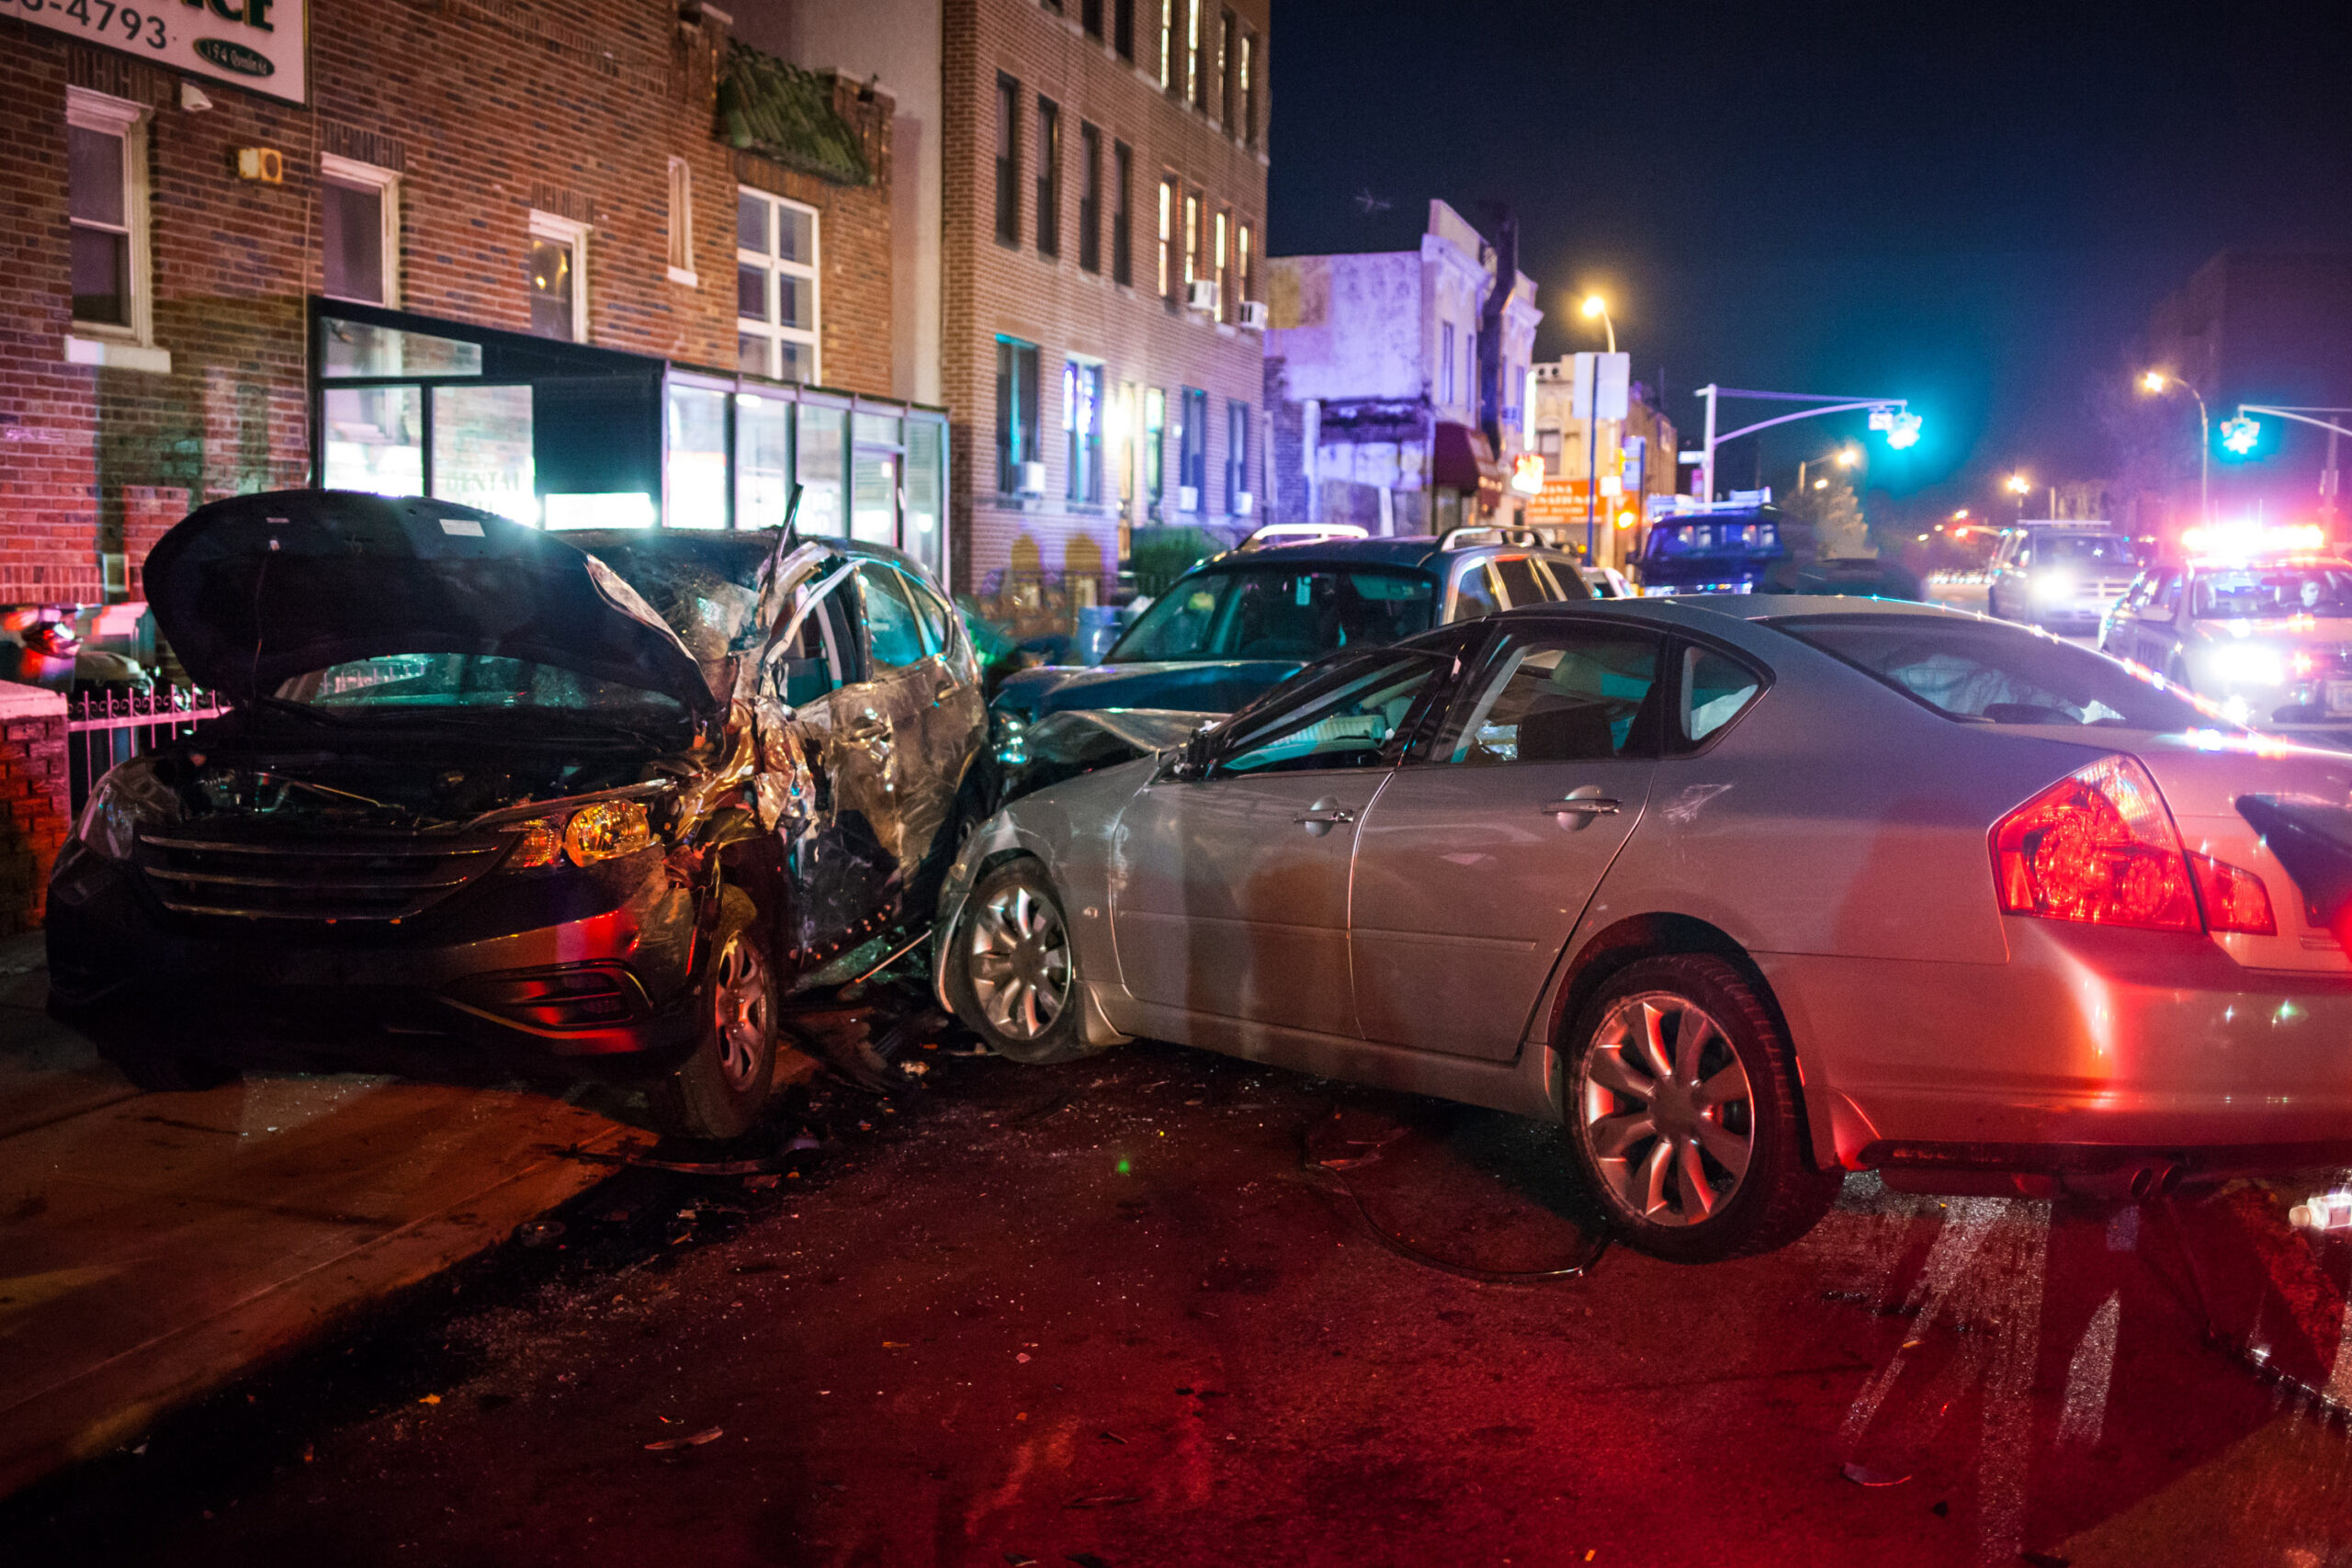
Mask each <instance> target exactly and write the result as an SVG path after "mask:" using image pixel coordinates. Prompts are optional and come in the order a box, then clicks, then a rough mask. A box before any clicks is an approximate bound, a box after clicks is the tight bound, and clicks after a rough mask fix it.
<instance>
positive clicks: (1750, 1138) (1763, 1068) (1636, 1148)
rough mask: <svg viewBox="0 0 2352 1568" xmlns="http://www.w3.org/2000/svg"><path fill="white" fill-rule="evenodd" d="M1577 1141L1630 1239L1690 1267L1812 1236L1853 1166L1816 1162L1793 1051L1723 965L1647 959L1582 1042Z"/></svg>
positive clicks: (1577, 1054) (1592, 1179)
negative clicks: (1808, 1141) (1800, 1100)
mask: <svg viewBox="0 0 2352 1568" xmlns="http://www.w3.org/2000/svg"><path fill="white" fill-rule="evenodd" d="M1571 1038H1572V1040H1573V1042H1574V1044H1573V1047H1572V1050H1573V1055H1572V1057H1571V1060H1570V1062H1569V1064H1568V1072H1567V1080H1566V1086H1565V1093H1564V1100H1565V1102H1566V1103H1565V1105H1564V1107H1563V1109H1564V1110H1565V1111H1566V1120H1567V1124H1568V1142H1569V1146H1570V1147H1571V1149H1572V1150H1573V1151H1574V1153H1575V1156H1576V1160H1577V1165H1578V1166H1579V1167H1580V1168H1582V1170H1583V1173H1584V1176H1585V1178H1586V1179H1587V1180H1588V1181H1589V1183H1590V1184H1591V1186H1592V1188H1593V1190H1594V1192H1595V1193H1596V1194H1597V1196H1598V1197H1599V1198H1600V1203H1601V1207H1602V1209H1603V1210H1604V1211H1605V1213H1607V1215H1608V1217H1609V1218H1610V1220H1611V1222H1612V1224H1614V1226H1615V1227H1616V1229H1617V1231H1618V1233H1619V1235H1622V1236H1623V1239H1624V1240H1625V1241H1626V1243H1627V1244H1628V1245H1630V1246H1632V1247H1634V1248H1636V1249H1637V1250H1639V1251H1642V1252H1646V1253H1649V1254H1650V1255H1651V1256H1653V1257H1657V1258H1667V1259H1668V1260H1669V1261H1672V1262H1678V1263H1712V1262H1715V1261H1717V1260H1719V1259H1722V1258H1739V1257H1745V1256H1747V1255H1748V1254H1751V1253H1758V1252H1769V1251H1770V1250H1772V1249H1773V1248H1774V1247H1783V1246H1786V1245H1787V1244H1788V1243H1790V1242H1792V1241H1794V1240H1795V1239H1796V1238H1797V1237H1799V1236H1801V1235H1804V1233H1805V1232H1807V1231H1808V1230H1811V1229H1812V1228H1813V1226H1814V1224H1815V1221H1817V1220H1819V1219H1820V1218H1821V1216H1822V1214H1823V1213H1824V1212H1825V1211H1826V1210H1827V1208H1828V1207H1829V1204H1830V1201H1832V1200H1833V1199H1835V1198H1836V1197H1837V1195H1838V1186H1839V1184H1840V1183H1841V1182H1842V1180H1843V1179H1844V1176H1843V1173H1842V1172H1839V1171H1835V1170H1829V1171H1822V1170H1816V1169H1815V1168H1814V1166H1813V1160H1812V1156H1811V1152H1810V1150H1809V1149H1808V1148H1807V1146H1806V1142H1805V1135H1804V1122H1803V1119H1802V1117H1801V1115H1800V1112H1799V1108H1798V1103H1797V1099H1796V1089H1795V1085H1796V1071H1795V1062H1794V1056H1793V1054H1792V1052H1791V1050H1790V1048H1789V1043H1788V1041H1787V1039H1786V1037H1784V1036H1783V1035H1782V1034H1781V1030H1780V1028H1779V1026H1778V1025H1777V1024H1775V1023H1774V1021H1773V1020H1772V1015H1771V1014H1770V1012H1769V1011H1768V1010H1766V1009H1765V1007H1764V1005H1763V1003H1762V1001H1761V1000H1759V999H1758V997H1757V995H1756V993H1755V991H1754V990H1753V989H1751V988H1750V987H1748V985H1747V982H1746V981H1745V980H1744V979H1742V978H1741V977H1740V975H1739V972H1738V971H1737V970H1736V969H1734V968H1733V967H1732V966H1731V965H1730V964H1726V963H1724V961H1723V960H1722V959H1720V958H1713V957H1709V956H1706V955H1704V954H1698V953H1678V954H1673V955H1670V956H1666V957H1659V958H1645V959H1641V960H1639V961H1637V962H1635V963H1634V964H1628V965H1627V966H1626V967H1625V968H1624V969H1623V970H1622V971H1620V972H1619V973H1618V974H1616V975H1614V976H1611V978H1610V979H1609V980H1608V982H1607V983H1606V984H1604V985H1603V986H1602V987H1601V988H1600V993H1599V994H1598V995H1596V996H1595V997H1594V998H1592V999H1591V1001H1589V1003H1587V1004H1586V1006H1585V1009H1584V1011H1583V1014H1582V1016H1581V1017H1580V1018H1579V1019H1578V1021H1577V1029H1576V1032H1575V1033H1574V1035H1573V1036H1572V1037H1571Z"/></svg>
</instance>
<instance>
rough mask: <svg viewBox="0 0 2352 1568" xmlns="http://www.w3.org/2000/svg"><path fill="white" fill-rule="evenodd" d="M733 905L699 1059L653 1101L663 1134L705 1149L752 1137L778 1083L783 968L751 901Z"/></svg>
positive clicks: (707, 996) (708, 991) (708, 992)
mask: <svg viewBox="0 0 2352 1568" xmlns="http://www.w3.org/2000/svg"><path fill="white" fill-rule="evenodd" d="M726 898H727V902H726V905H725V908H723V910H722V912H721V914H720V916H719V921H718V934H717V936H716V937H715V938H713V941H712V953H711V960H710V969H709V973H708V975H707V976H706V978H705V980H704V982H703V986H702V988H701V993H700V995H699V997H698V998H697V1003H696V1005H697V1006H698V1007H700V1009H701V1010H702V1030H701V1033H700V1035H699V1037H698V1038H697V1039H696V1040H695V1048H694V1054H693V1055H690V1056H688V1057H687V1058H686V1059H685V1061H684V1064H682V1065H681V1066H679V1068H678V1070H677V1071H676V1072H674V1073H673V1074H671V1075H670V1076H669V1077H667V1078H664V1079H662V1082H661V1083H660V1084H658V1085H656V1086H655V1089H654V1093H653V1095H652V1100H653V1111H654V1118H655V1120H656V1121H657V1122H659V1123H660V1124H661V1126H662V1131H664V1132H667V1133H672V1134H676V1135H677V1136H679V1137H683V1138H692V1139H695V1140H696V1141H698V1142H719V1141H723V1140H725V1139H728V1138H740V1137H741V1136H742V1135H743V1134H745V1133H748V1132H750V1131H751V1130H752V1125H753V1123H755V1122H758V1121H759V1119H760V1112H761V1111H763V1110H765V1109H766V1108H767V1102H768V1094H769V1091H770V1089H772V1088H773V1086H774V1084H775V1045H776V1005H777V986H776V978H775V964H774V963H773V962H771V960H770V959H769V957H768V950H767V943H766V942H764V941H763V940H762V938H761V935H760V931H759V921H758V917H757V913H756V911H754V910H753V909H752V902H751V900H750V899H748V898H746V897H743V896H742V895H741V893H737V892H734V891H732V890H730V891H729V893H728V894H727V896H726Z"/></svg>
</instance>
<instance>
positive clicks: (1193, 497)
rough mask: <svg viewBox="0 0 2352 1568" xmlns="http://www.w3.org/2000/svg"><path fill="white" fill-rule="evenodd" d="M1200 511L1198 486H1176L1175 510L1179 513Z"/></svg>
mask: <svg viewBox="0 0 2352 1568" xmlns="http://www.w3.org/2000/svg"><path fill="white" fill-rule="evenodd" d="M1200 509H1201V487H1200V486H1198V485H1178V486H1177V487H1176V510H1177V511H1179V512H1198V511H1199V510H1200Z"/></svg>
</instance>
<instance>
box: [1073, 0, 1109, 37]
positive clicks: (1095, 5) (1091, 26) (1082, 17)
mask: <svg viewBox="0 0 2352 1568" xmlns="http://www.w3.org/2000/svg"><path fill="white" fill-rule="evenodd" d="M1078 25H1079V26H1080V27H1081V28H1085V29H1086V36H1087V37H1088V38H1091V39H1095V40H1097V41H1098V42H1099V41H1101V39H1102V37H1103V0H1079V4H1078Z"/></svg>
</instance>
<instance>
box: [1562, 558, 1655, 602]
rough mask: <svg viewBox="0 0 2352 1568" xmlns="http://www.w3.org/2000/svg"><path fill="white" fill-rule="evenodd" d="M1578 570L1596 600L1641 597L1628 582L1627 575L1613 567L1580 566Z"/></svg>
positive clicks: (1638, 591)
mask: <svg viewBox="0 0 2352 1568" xmlns="http://www.w3.org/2000/svg"><path fill="white" fill-rule="evenodd" d="M1577 572H1578V573H1580V574H1581V575H1582V576H1583V578H1584V585H1585V586H1586V587H1587V588H1589V589H1591V590H1592V596H1593V597H1594V598H1596V599H1638V598H1640V597H1641V592H1640V590H1638V589H1636V588H1635V587H1634V585H1633V584H1632V583H1630V582H1628V581H1625V574H1624V573H1623V572H1622V571H1619V570H1617V569H1616V568H1615V567H1613V566H1584V565H1578V566H1577Z"/></svg>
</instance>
